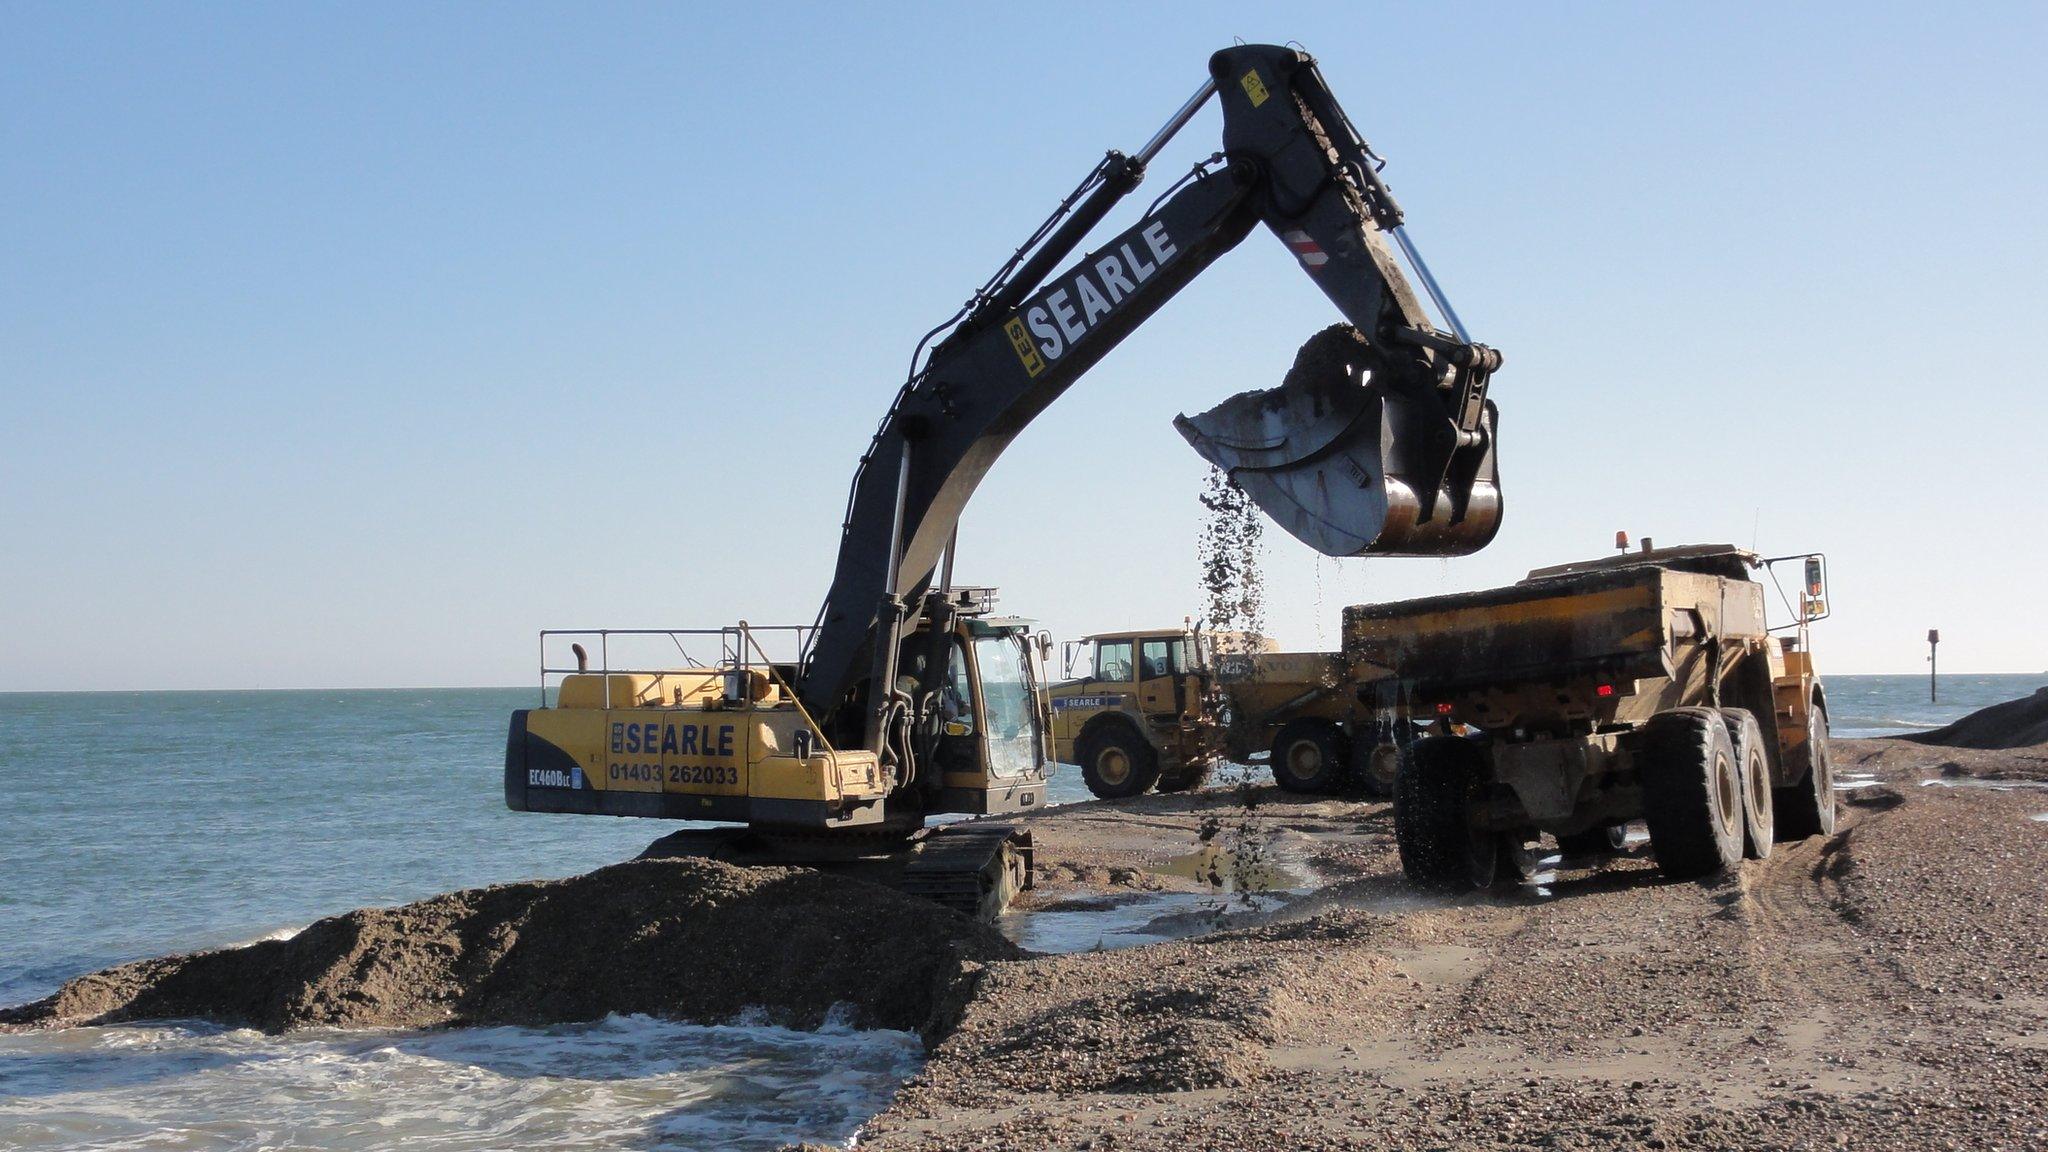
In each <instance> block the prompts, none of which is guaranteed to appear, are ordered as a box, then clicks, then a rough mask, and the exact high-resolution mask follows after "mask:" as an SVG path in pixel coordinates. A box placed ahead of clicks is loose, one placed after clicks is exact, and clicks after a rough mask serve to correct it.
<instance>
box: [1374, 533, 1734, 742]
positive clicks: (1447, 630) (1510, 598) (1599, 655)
mask: <svg viewBox="0 0 2048 1152" xmlns="http://www.w3.org/2000/svg"><path fill="white" fill-rule="evenodd" d="M1765 637H1766V630H1765V623H1764V605H1763V593H1762V589H1761V587H1760V586H1759V585H1757V584H1756V583H1754V582H1752V581H1750V580H1748V579H1745V578H1735V577H1730V576H1726V575H1721V574H1717V573H1709V572H1696V571H1682V570H1675V569H1673V568H1669V567H1664V566H1660V565H1656V564H1648V563H1644V564H1636V565H1629V566H1614V567H1607V568H1595V569H1592V570H1586V571H1568V572H1564V573H1562V574H1557V575H1543V576H1539V577H1536V578H1532V579H1528V580H1524V581H1522V582H1520V583H1517V584H1511V585H1508V586H1506V587H1503V588H1489V589H1486V590H1483V591H1479V592H1463V593H1455V594H1452V595H1447V596H1430V597H1424V598H1422V599H1418V600H1404V601H1398V602H1395V603H1390V604H1366V605H1358V606H1354V607H1350V608H1346V609H1345V610H1344V656H1345V658H1346V660H1347V662H1348V665H1349V672H1348V675H1349V677H1350V679H1351V681H1352V683H1353V684H1354V685H1357V686H1358V687H1359V689H1360V691H1361V695H1362V696H1363V697H1365V698H1367V699H1374V700H1376V702H1377V703H1378V704H1379V705H1380V706H1382V707H1387V708H1391V709H1393V710H1396V711H1405V712H1415V711H1423V710H1425V709H1424V708H1423V707H1421V706H1427V709H1426V710H1429V711H1434V712H1436V713H1438V714H1449V713H1448V712H1446V710H1445V708H1444V707H1443V706H1444V705H1450V706H1452V707H1453V708H1454V709H1455V711H1456V712H1457V717H1456V718H1457V719H1458V720H1460V721H1461V722H1467V723H1478V724H1481V725H1498V724H1501V723H1505V722H1508V721H1510V720H1514V719H1528V718H1532V717H1536V716H1540V715H1542V714H1544V713H1545V712H1546V711H1549V710H1559V709H1562V710H1564V711H1565V712H1568V713H1570V714H1572V715H1573V716H1574V717H1575V718H1588V717H1589V718H1593V719H1596V720H1598V721H1601V722H1611V721H1615V720H1623V721H1627V720H1632V719H1636V717H1635V716H1634V715H1633V713H1635V712H1642V713H1643V714H1644V715H1645V716H1647V715H1648V714H1649V713H1650V712H1653V711H1655V710H1657V709H1660V708H1665V707H1671V706H1673V705H1674V704H1675V703H1676V702H1677V701H1678V700H1680V699H1696V698H1698V697H1699V696H1700V695H1701V694H1703V693H1704V692H1705V691H1706V689H1707V684H1708V671H1709V669H1711V668H1713V667H1715V665H1716V661H1715V660H1713V659H1712V658H1711V657H1710V654H1712V653H1714V652H1717V651H1721V652H1731V653H1732V652H1739V651H1740V650H1742V649H1746V648H1753V647H1755V646H1757V645H1760V644H1762V643H1763V641H1764V639H1765ZM1726 641H1737V642H1738V643H1736V644H1734V645H1732V646H1730V645H1728V644H1726V643H1724V642H1726ZM1568 697H1569V698H1570V699H1568ZM1617 710H1619V711H1617Z"/></svg>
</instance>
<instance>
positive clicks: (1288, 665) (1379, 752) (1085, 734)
mask: <svg viewBox="0 0 2048 1152" xmlns="http://www.w3.org/2000/svg"><path fill="white" fill-rule="evenodd" d="M1219 647H1220V648H1221V649H1223V650H1221V651H1218V649H1219ZM1265 647H1266V645H1265V641H1264V640H1263V639H1262V638H1261V637H1256V636H1245V635H1240V634H1232V635H1229V636H1224V637H1219V636H1217V635H1215V634H1213V633H1206V634H1205V633H1201V632H1198V631H1196V630H1194V629H1193V628H1191V627H1188V626H1186V625H1183V626H1181V627H1179V628H1154V629H1144V630H1138V631H1128V632H1104V633H1099V634H1097V635H1094V636H1087V637H1083V638H1082V639H1080V640H1074V641H1069V642H1068V643H1067V645H1066V659H1065V661H1064V663H1065V665H1066V669H1067V673H1068V674H1067V676H1066V678H1065V679H1064V680H1062V681H1061V682H1059V683H1057V684H1054V685H1053V686H1052V715H1053V727H1052V732H1053V740H1054V748H1055V750H1056V754H1057V756H1058V758H1059V760H1061V761H1062V762H1064V763H1068V764H1078V765H1080V767H1081V779H1082V780H1083V781H1084V782H1085V783H1086V784H1087V785H1088V790H1089V791H1090V792H1093V793H1094V794H1095V795H1096V796H1098V797H1101V798H1102V799H1105V800H1111V799H1120V798H1123V797H1126V796H1136V795H1139V794H1141V793H1143V792H1145V791H1146V790H1147V789H1149V788H1152V787H1154V786H1155V785H1156V786H1157V787H1158V789H1159V791H1161V792H1183V791H1186V790H1188V789H1190V788H1196V787H1200V786H1201V784H1202V783H1203V782H1204V781H1206V780H1208V778H1209V777H1210V775H1211V774H1212V773H1213V771H1214V770H1215V768H1216V766H1217V765H1218V764H1219V763H1221V762H1223V761H1226V760H1228V761H1236V762H1238V763H1241V764H1244V763H1256V762H1258V761H1260V760H1261V759H1263V760H1264V761H1265V762H1266V763H1267V764H1269V765H1270V766H1271V768H1272V771H1273V779H1274V781H1275V782H1277V783H1278V784H1279V785H1280V787H1282V788H1285V789H1287V790H1288V791H1290V792H1304V793H1328V792H1336V791H1339V790H1342V789H1345V788H1347V787H1351V786H1356V787H1357V788H1358V789H1359V790H1362V791H1364V792H1365V793H1366V794H1368V795H1372V796H1386V795H1389V794H1391V791H1392V788H1393V770H1394V769H1393V757H1392V755H1391V753H1393V752H1394V749H1395V746H1394V745H1393V744H1392V743H1391V742H1390V741H1389V736H1390V733H1389V731H1388V729H1387V726H1386V725H1385V724H1384V723H1382V722H1381V717H1380V713H1379V711H1378V710H1377V709H1374V708H1372V707H1370V706H1368V705H1367V704H1365V703H1363V702H1361V701H1360V699H1359V697H1358V696H1357V695H1356V694H1354V693H1353V692H1351V691H1350V690H1349V689H1350V679H1349V677H1347V675H1346V664H1345V661H1344V658H1343V656H1342V655H1341V654H1339V653H1336V652H1269V651H1266V650H1265ZM1077 657H1079V658H1080V660H1079V664H1080V667H1081V672H1080V674H1079V675H1076V674H1075V673H1074V670H1075V666H1076V663H1077V660H1076V658H1077Z"/></svg>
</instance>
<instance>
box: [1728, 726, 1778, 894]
mask: <svg viewBox="0 0 2048 1152" xmlns="http://www.w3.org/2000/svg"><path fill="white" fill-rule="evenodd" d="M1721 723H1723V724H1726V725H1727V726H1728V743H1729V744H1730V746H1732V747H1733V748H1734V749H1735V766H1736V768H1737V769H1738V770H1739V771H1740V772H1741V774H1742V854H1743V855H1744V856H1747V857H1749V858H1750V859H1751V860H1768V859H1770V858H1771V837H1772V834H1773V833H1774V832H1775V830H1776V829H1775V827H1774V826H1773V824H1772V816H1771V810H1772V808H1773V807H1774V805H1773V804H1772V803H1771V801H1772V799H1773V796H1772V789H1771V757H1770V754H1769V753H1768V752H1765V751H1764V730H1763V727H1762V726H1761V725H1759V724H1758V723H1757V722H1756V714H1755V713H1753V712H1751V711H1750V710H1749V709H1747V708H1723V709H1721Z"/></svg>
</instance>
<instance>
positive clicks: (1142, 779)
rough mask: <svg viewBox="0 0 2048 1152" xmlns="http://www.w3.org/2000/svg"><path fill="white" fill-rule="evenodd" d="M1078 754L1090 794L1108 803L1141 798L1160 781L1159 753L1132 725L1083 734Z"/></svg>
mask: <svg viewBox="0 0 2048 1152" xmlns="http://www.w3.org/2000/svg"><path fill="white" fill-rule="evenodd" d="M1074 752H1075V754H1076V755H1077V756H1079V757H1080V759H1081V779H1082V781H1083V782H1085V783H1086V784H1087V785H1088V791H1090V792H1093V793H1095V795H1096V796H1098V797H1100V798H1102V799H1104V800H1122V799H1124V798H1125V797H1128V796H1137V795H1140V794H1142V793H1143V792H1144V791H1145V790H1146V789H1148V788H1150V787H1152V784H1153V782H1154V781H1156V780H1158V779H1159V750H1158V749H1156V748H1154V747H1152V745H1150V744H1148V743H1146V741H1145V738H1144V737H1143V736H1140V735H1139V734H1138V733H1137V732H1136V731H1135V730H1134V729H1132V728H1131V726H1130V725H1128V724H1104V725H1100V726H1098V727H1095V728H1091V729H1089V730H1088V731H1086V732H1083V733H1081V739H1080V740H1079V741H1077V742H1076V743H1075V746H1074Z"/></svg>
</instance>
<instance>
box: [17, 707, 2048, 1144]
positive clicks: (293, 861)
mask: <svg viewBox="0 0 2048 1152" xmlns="http://www.w3.org/2000/svg"><path fill="white" fill-rule="evenodd" d="M2042 683H2048V676H1952V677H1947V678H1944V679H1943V681H1942V686H1941V687H1942V699H1941V702H1940V703H1939V704H1938V705H1930V704H1928V703H1927V701H1926V687H1927V685H1926V681H1925V680H1924V679H1920V678H1916V677H1910V676H1905V677H1889V676H1870V677H1859V676H1839V677H1834V678H1832V679H1831V680H1829V682H1828V692H1829V704H1830V707H1831V710H1832V720H1833V725H1834V730H1835V732H1836V734H1838V735H1844V736H1851V735H1882V734H1886V733H1895V732H1899V731H1906V730H1910V729H1913V728H1921V727H1930V726H1933V725H1937V724H1942V723H1946V722H1947V721H1949V720H1952V719H1954V718H1956V717H1957V716H1960V715H1962V714H1963V713H1965V712H1968V711H1971V710H1974V709H1976V708H1979V707H1983V706H1984V705H1987V704H1992V703H1996V702H1998V701H2000V700H2005V699H2011V698H2014V697H2018V696H2023V695H2026V694H2028V693H2030V692H2032V691H2033V689H2034V688H2036V687H2038V686H2040V685H2041V684H2042ZM534 700H535V693H534V692H533V691H532V690H511V689H429V690H417V691H413V690H403V691H399V690H394V691H312V692H156V693H92V694H33V693H30V694H0V1003H16V1002H21V1001H26V1000H30V999H33V998H35V997H38V996H42V995H45V994H47V993H49V992H51V991H53V990H55V988H56V987H57V985H58V984H60V983H61V982H63V981H64V980H66V979H68V978H70V977H72V976H76V975H79V974H80V973H83V972H88V971H91V970H93V969H95V968H100V967H104V966H106V965H109V964H115V963H120V962H122V961H126V960H133V959H137V958H140V957H145V956H154V955H159V954H162V953H166V952H175V951H187V950H191V949H195V948H207V947H218V946H221V945H225V944H232V943H237V942H241V941H247V940H255V939H260V938H262V937H265V936H269V935H275V934H278V933H281V932H290V931H293V930H295V929H297V928H299V927H302V926H304V925H305V924H307V923H310V922H311V921H313V920H315V919H318V918H319V917H322V916H328V915H333V914H336V913H340V912H345V911H347V910H349V909H351V908H356V907H360V906H363V905H368V904H394V903H402V902H404V901H408V900H416V899H420V898H423V897H426V896H431V895H434V894H435V893H439V892H445V891H449V890H451V889H455V888H462V887H469V886H474V885H480V884H492V883H504V882H509V881H515V880H525V879H532V878H537V877H551V876H566V875H572V874H575V873H578V872H583V871H587V870H589V869H591V868H594V867H597V866H599V865H602V864H607V863H612V862H615V861H618V860H623V859H626V858H629V857H631V856H633V855H634V854H635V853H637V852H638V851H639V850H640V849H641V848H643V847H645V846H646V845H647V844H648V843H649V842H650V841H652V840H654V839H655V838H656V837H657V836H658V835H659V834H660V833H662V832H663V831H666V827H665V826H664V825H662V824H660V823H658V822H655V821H648V820H615V819H607V818H604V817H575V816H545V815H535V814H529V813H515V812H510V811H507V810H506V808H505V806H504V799H503V792H502V783H501V781H502V770H501V765H502V757H503V750H504V739H505V731H506V724H507V722H508V720H509V717H510V713H511V711H512V710H513V709H514V708H520V707H527V706H530V705H531V704H532V703H534ZM1047 791H1048V797H1049V799H1051V800H1053V801H1055V802H1067V801H1073V800H1079V799H1086V798H1087V792H1086V790H1085V788H1084V787H1083V786H1082V785H1081V783H1080V780H1079V774H1078V772H1077V771H1075V770H1074V769H1072V768H1070V767H1063V768H1061V769H1060V770H1059V772H1058V774H1057V775H1056V776H1055V778H1054V781H1053V784H1052V786H1051V787H1050V788H1048V790H1047ZM920 1058H921V1057H920V1054H919V1052H918V1047H917V1042H916V1040H915V1038H913V1037H910V1036H907V1035H904V1034H901V1033H891V1032H855V1031H851V1030H848V1029H846V1028H843V1027H838V1026H832V1027H828V1028H826V1029H824V1030H822V1031H820V1032H790V1031H786V1030H783V1029H778V1028H771V1027H766V1026H761V1025H757V1024H749V1023H747V1022H745V1021H740V1022H735V1023H733V1024H731V1025H728V1026H722V1027H702V1026H692V1025H683V1024H675V1023H671V1022H665V1021H654V1020H646V1019H637V1018H629V1019H611V1020H605V1021H601V1022H598V1023H594V1024H586V1025H578V1026H573V1027H560V1028H542V1029H522V1028H479V1029H459V1030H454V1031H446V1032H410V1033H409V1032H316V1033H307V1034H300V1035H295V1036H290V1037H264V1036H260V1035H257V1034H254V1033H250V1032H246V1031H235V1030H223V1029H220V1028H216V1027H210V1026H204V1025H197V1024H183V1025H163V1026H159V1025H152V1026H135V1027H120V1028H96V1029H81V1030H77V1031H73V1032H65V1033H49V1034H37V1035H23V1036H7V1037H0V1148H8V1149H16V1148H19V1149H50V1148H84V1147H92V1148H179V1149H240V1148H249V1149H255V1148H280V1147H321V1148H352V1149H369V1148H399V1147H404V1148H406V1149H407V1150H408V1152H433V1150H436V1149H454V1148H485V1147H492V1148H498V1147H517V1146H526V1145H536V1146H559V1147H634V1148H656V1147H675V1148H734V1149H738V1148H772V1147H776V1146H779V1145H780V1144H782V1143H785V1142H794V1141H798V1140H816V1141H824V1142H843V1141H845V1140H847V1139H849V1138H850V1137H851V1136H852V1135H853V1134H854V1132H855V1130H856V1128H857V1126H858V1125H859V1123H860V1121H861V1120H862V1119H863V1118H865V1117H866V1116H868V1115H870V1114H872V1113H873V1112H874V1111H875V1110H877V1109H879V1108H881V1107H883V1106H884V1105H885V1104H886V1102H887V1100H888V1098H889V1095H890V1094H891V1093H892V1092H893V1091H894V1089H895V1087H896V1085H897V1084H899V1083H900V1082H901V1080H902V1079H903V1077H905V1076H907V1075H909V1074H910V1073H911V1072H912V1071H914V1070H915V1069H916V1067H917V1065H918V1061H919V1060H920Z"/></svg>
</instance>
